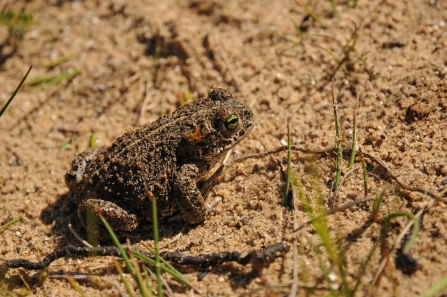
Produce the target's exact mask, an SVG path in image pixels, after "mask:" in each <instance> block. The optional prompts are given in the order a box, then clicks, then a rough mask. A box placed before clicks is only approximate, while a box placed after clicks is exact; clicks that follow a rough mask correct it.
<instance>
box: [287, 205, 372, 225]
mask: <svg viewBox="0 0 447 297" xmlns="http://www.w3.org/2000/svg"><path fill="white" fill-rule="evenodd" d="M374 197H375V196H367V197H365V198H361V199H358V200H355V201H352V202H349V203H346V204H345V205H342V206H340V207H335V208H331V209H330V210H328V211H327V212H326V213H324V214H323V215H322V216H323V217H325V216H329V215H332V214H334V213H337V212H343V211H345V210H347V209H349V208H351V207H353V206H354V205H357V204H361V203H365V202H368V201H370V200H373V199H374ZM322 216H318V217H316V218H314V219H312V220H309V221H307V222H306V223H304V224H302V225H301V226H300V227H298V228H296V229H295V230H293V232H297V231H299V230H301V229H303V228H304V227H306V226H307V225H309V224H310V223H312V222H313V221H315V220H318V219H321V217H322Z"/></svg>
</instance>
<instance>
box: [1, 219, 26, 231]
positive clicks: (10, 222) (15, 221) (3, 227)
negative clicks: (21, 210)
mask: <svg viewBox="0 0 447 297" xmlns="http://www.w3.org/2000/svg"><path fill="white" fill-rule="evenodd" d="M21 220H22V217H17V218H14V219H12V220H11V221H9V222H7V223H6V224H4V225H3V226H0V231H2V230H4V229H6V228H8V227H9V226H11V225H12V224H15V223H17V222H19V221H21Z"/></svg>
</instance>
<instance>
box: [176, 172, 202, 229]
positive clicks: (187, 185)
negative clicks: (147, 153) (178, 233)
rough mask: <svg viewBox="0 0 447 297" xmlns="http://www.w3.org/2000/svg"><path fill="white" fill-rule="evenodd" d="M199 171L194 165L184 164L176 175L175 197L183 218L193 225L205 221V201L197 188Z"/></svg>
mask: <svg viewBox="0 0 447 297" xmlns="http://www.w3.org/2000/svg"><path fill="white" fill-rule="evenodd" d="M198 173H199V169H198V168H197V166H196V165H193V164H184V165H182V166H181V167H180V169H179V170H178V171H177V173H176V178H175V182H174V196H175V201H176V203H177V206H178V209H179V210H180V212H181V214H182V218H183V219H184V220H185V221H187V222H189V223H191V224H196V223H201V222H203V220H204V219H205V211H206V207H205V201H204V200H203V197H202V194H201V193H200V190H199V188H197V184H196V178H197V175H198Z"/></svg>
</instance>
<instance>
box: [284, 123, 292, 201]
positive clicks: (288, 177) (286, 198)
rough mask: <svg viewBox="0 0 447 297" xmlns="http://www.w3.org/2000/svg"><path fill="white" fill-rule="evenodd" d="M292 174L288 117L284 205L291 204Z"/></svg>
mask: <svg viewBox="0 0 447 297" xmlns="http://www.w3.org/2000/svg"><path fill="white" fill-rule="evenodd" d="M291 175H292V140H291V137H290V118H287V171H286V191H285V193H284V206H285V207H290V206H291V199H290V198H291V196H292V195H291V192H290V180H291Z"/></svg>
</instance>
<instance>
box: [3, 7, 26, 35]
mask: <svg viewBox="0 0 447 297" xmlns="http://www.w3.org/2000/svg"><path fill="white" fill-rule="evenodd" d="M32 20H33V15H32V14H31V13H26V12H25V10H23V9H22V10H21V11H20V12H19V13H16V12H13V11H11V10H8V11H2V12H0V22H2V23H3V24H5V25H6V26H7V27H8V31H9V36H11V37H13V38H16V39H18V40H23V37H24V36H25V33H26V30H27V29H28V27H29V25H30V24H31V22H32Z"/></svg>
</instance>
